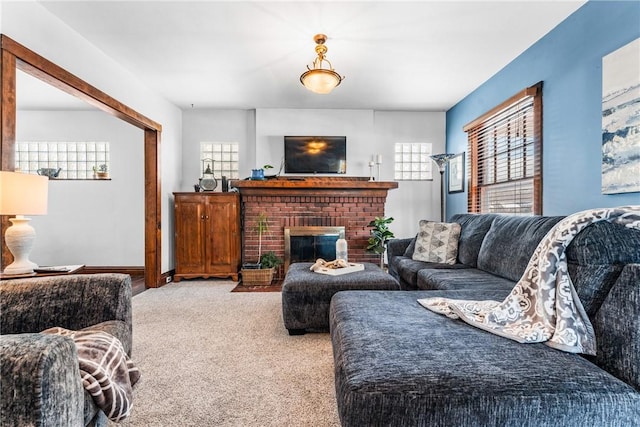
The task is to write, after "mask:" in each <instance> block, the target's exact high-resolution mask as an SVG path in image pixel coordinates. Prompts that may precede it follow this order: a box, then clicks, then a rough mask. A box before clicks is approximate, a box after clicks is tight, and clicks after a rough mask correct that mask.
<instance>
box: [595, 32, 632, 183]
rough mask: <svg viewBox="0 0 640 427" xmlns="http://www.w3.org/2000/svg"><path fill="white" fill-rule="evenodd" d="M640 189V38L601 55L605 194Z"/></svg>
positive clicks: (603, 179) (603, 181) (603, 178)
mask: <svg viewBox="0 0 640 427" xmlns="http://www.w3.org/2000/svg"><path fill="white" fill-rule="evenodd" d="M637 191H640V39H636V40H635V41H633V42H631V43H629V44H627V45H625V46H623V47H621V48H620V49H618V50H616V51H614V52H612V53H610V54H609V55H607V56H605V57H603V58H602V194H616V193H633V192H637Z"/></svg>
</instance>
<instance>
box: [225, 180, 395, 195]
mask: <svg viewBox="0 0 640 427" xmlns="http://www.w3.org/2000/svg"><path fill="white" fill-rule="evenodd" d="M231 186H232V187H235V188H237V189H238V190H239V191H240V194H242V195H246V196H257V195H271V196H308V195H310V194H311V193H312V194H313V195H317V196H346V197H348V196H353V195H355V194H357V195H358V196H362V197H386V195H387V191H388V190H391V189H394V188H398V183H397V182H385V181H369V180H368V178H359V177H340V178H334V177H278V178H271V179H265V180H248V179H245V180H237V181H232V182H231Z"/></svg>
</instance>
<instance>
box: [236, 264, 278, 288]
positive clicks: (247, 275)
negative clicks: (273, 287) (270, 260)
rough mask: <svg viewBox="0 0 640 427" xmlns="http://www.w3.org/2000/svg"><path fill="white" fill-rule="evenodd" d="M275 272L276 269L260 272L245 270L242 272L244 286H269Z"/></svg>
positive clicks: (263, 269)
mask: <svg viewBox="0 0 640 427" xmlns="http://www.w3.org/2000/svg"><path fill="white" fill-rule="evenodd" d="M274 270H275V268H262V269H259V270H258V269H245V268H243V269H242V270H241V271H240V273H241V274H242V284H243V285H245V286H269V285H270V284H271V281H272V280H273V272H274Z"/></svg>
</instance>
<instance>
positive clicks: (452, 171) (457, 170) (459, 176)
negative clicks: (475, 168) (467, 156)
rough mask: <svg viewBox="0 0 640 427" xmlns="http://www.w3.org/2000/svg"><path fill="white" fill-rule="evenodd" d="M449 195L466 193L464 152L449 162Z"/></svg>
mask: <svg viewBox="0 0 640 427" xmlns="http://www.w3.org/2000/svg"><path fill="white" fill-rule="evenodd" d="M448 169H449V176H448V179H447V182H448V183H449V193H461V192H463V191H464V151H463V152H462V153H460V154H458V155H457V156H455V157H454V158H452V159H451V160H449V166H448Z"/></svg>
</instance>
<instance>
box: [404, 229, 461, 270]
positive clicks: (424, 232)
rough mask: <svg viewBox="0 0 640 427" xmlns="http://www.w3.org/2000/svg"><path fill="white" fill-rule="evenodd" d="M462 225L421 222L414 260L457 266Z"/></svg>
mask: <svg viewBox="0 0 640 427" xmlns="http://www.w3.org/2000/svg"><path fill="white" fill-rule="evenodd" d="M459 237H460V224H458V223H456V222H453V223H443V222H433V221H426V220H421V221H420V231H419V232H418V237H417V239H416V248H415V250H414V252H413V259H414V260H416V261H425V262H437V263H442V264H455V263H456V259H457V257H458V239H459Z"/></svg>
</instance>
